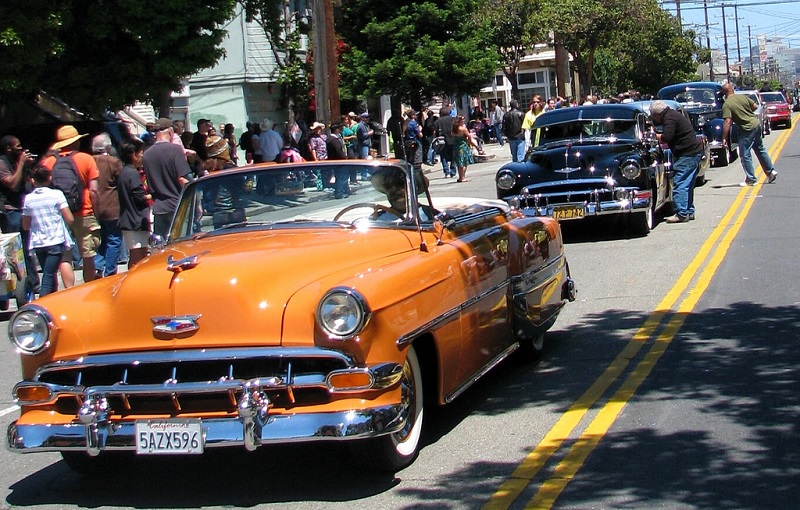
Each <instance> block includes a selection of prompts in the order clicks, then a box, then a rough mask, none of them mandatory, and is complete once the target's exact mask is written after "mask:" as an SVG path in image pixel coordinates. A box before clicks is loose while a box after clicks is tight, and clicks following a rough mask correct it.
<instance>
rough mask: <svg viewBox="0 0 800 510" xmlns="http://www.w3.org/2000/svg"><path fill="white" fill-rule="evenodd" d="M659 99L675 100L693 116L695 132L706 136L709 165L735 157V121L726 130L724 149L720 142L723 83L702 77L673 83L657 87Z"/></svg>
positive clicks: (723, 99)
mask: <svg viewBox="0 0 800 510" xmlns="http://www.w3.org/2000/svg"><path fill="white" fill-rule="evenodd" d="M658 99H669V100H672V101H677V102H678V103H681V105H683V108H684V109H685V110H686V112H687V113H689V115H691V116H692V118H693V122H694V125H695V126H696V128H697V131H698V133H702V134H704V135H706V138H707V139H708V143H709V145H710V149H711V166H726V165H728V164H729V163H730V162H731V161H734V160H735V159H736V158H737V157H738V152H737V148H738V131H737V129H736V125H735V124H734V125H733V126H732V127H731V130H730V133H729V134H728V147H727V149H726V148H725V147H724V146H723V145H722V125H723V124H724V120H723V119H722V104H723V103H724V102H725V95H724V94H723V93H722V84H720V83H716V82H705V81H696V82H687V83H676V84H674V85H668V86H666V87H664V88H662V89H661V90H659V91H658Z"/></svg>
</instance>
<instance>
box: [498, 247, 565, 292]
mask: <svg viewBox="0 0 800 510" xmlns="http://www.w3.org/2000/svg"><path fill="white" fill-rule="evenodd" d="M564 261H565V258H564V255H563V254H561V255H559V256H558V257H555V258H553V259H552V260H549V261H548V262H547V263H546V264H545V265H543V266H541V267H536V268H533V269H529V270H528V271H525V272H524V273H520V274H518V275H514V276H512V277H511V285H512V289H513V291H514V294H515V295H517V294H519V293H520V292H525V291H527V290H528V289H531V288H534V287H537V286H539V285H541V284H542V283H543V282H545V281H547V280H549V279H550V278H552V277H553V276H555V275H556V273H558V272H559V271H560V269H561V267H562V266H563V265H564ZM523 283H527V286H526V288H524V289H518V288H517V287H519V286H520V285H521V284H523Z"/></svg>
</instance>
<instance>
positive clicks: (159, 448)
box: [136, 419, 204, 455]
mask: <svg viewBox="0 0 800 510" xmlns="http://www.w3.org/2000/svg"><path fill="white" fill-rule="evenodd" d="M203 443H204V438H203V424H202V422H201V421H200V420H199V419H166V420H137V421H136V453H137V454H139V455H171V454H182V455H186V454H201V453H203Z"/></svg>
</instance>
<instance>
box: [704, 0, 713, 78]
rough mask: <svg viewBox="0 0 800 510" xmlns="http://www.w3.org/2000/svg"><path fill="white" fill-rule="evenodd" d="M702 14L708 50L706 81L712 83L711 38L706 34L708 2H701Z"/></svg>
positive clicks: (705, 0)
mask: <svg viewBox="0 0 800 510" xmlns="http://www.w3.org/2000/svg"><path fill="white" fill-rule="evenodd" d="M703 12H704V13H705V16H706V48H708V79H709V81H714V54H713V53H712V51H711V36H710V35H709V33H708V0H703Z"/></svg>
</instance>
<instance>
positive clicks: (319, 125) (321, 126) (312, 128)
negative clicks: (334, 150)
mask: <svg viewBox="0 0 800 510" xmlns="http://www.w3.org/2000/svg"><path fill="white" fill-rule="evenodd" d="M324 127H325V124H323V123H321V122H315V123H313V124H311V131H314V130H315V129H317V128H324Z"/></svg>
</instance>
